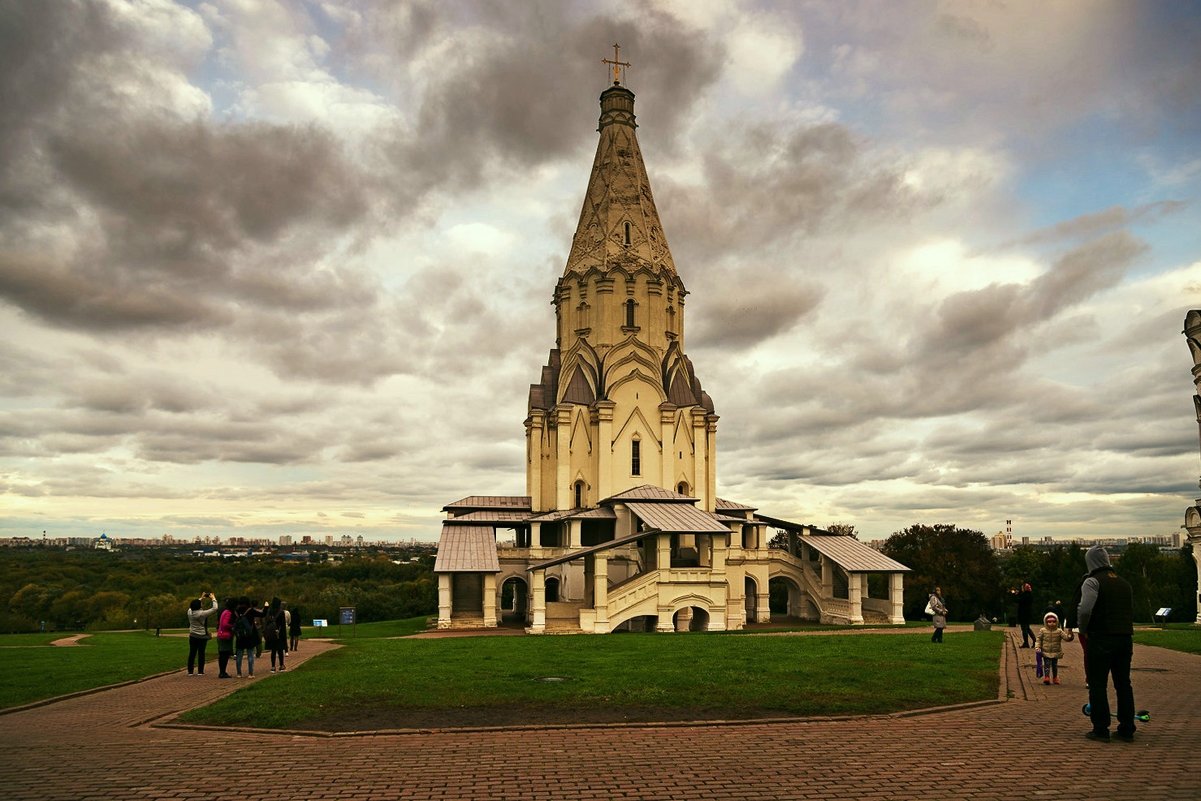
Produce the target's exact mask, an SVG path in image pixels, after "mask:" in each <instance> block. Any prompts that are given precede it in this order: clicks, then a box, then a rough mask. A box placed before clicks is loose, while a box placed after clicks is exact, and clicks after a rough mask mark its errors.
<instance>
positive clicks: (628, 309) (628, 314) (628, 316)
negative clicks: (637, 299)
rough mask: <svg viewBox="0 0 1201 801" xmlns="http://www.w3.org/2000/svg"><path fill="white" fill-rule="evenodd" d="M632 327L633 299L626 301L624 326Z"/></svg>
mask: <svg viewBox="0 0 1201 801" xmlns="http://www.w3.org/2000/svg"><path fill="white" fill-rule="evenodd" d="M633 327H634V301H633V300H627V301H626V328H633Z"/></svg>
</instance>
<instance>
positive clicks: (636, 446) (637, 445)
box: [630, 440, 642, 476]
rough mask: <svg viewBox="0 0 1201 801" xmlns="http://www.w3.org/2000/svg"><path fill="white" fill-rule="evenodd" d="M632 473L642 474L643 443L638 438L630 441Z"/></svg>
mask: <svg viewBox="0 0 1201 801" xmlns="http://www.w3.org/2000/svg"><path fill="white" fill-rule="evenodd" d="M630 475H632V476H640V475H642V443H641V442H639V441H638V440H634V441H633V442H631V443H630Z"/></svg>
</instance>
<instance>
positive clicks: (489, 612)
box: [482, 573, 496, 629]
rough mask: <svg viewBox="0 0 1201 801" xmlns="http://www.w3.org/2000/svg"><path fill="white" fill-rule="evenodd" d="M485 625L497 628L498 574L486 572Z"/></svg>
mask: <svg viewBox="0 0 1201 801" xmlns="http://www.w3.org/2000/svg"><path fill="white" fill-rule="evenodd" d="M482 611H483V613H484V627H485V628H493V629H494V628H496V574H495V573H485V574H484V604H483V610H482Z"/></svg>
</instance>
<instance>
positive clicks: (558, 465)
mask: <svg viewBox="0 0 1201 801" xmlns="http://www.w3.org/2000/svg"><path fill="white" fill-rule="evenodd" d="M554 414H555V423H556V425H555V453H556V454H557V457H556V459H555V508H556V509H570V508H571V507H572V502H573V500H574V499H573V498H572V497H571V404H568V403H564V404H562V405H560V406H558V407H556V408H555V412H554Z"/></svg>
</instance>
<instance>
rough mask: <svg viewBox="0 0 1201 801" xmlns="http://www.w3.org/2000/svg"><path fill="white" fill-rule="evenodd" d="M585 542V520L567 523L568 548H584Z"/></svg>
mask: <svg viewBox="0 0 1201 801" xmlns="http://www.w3.org/2000/svg"><path fill="white" fill-rule="evenodd" d="M583 542H584V521H583V520H568V521H567V547H568V548H573V549H574V548H583V547H584V545H583Z"/></svg>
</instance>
